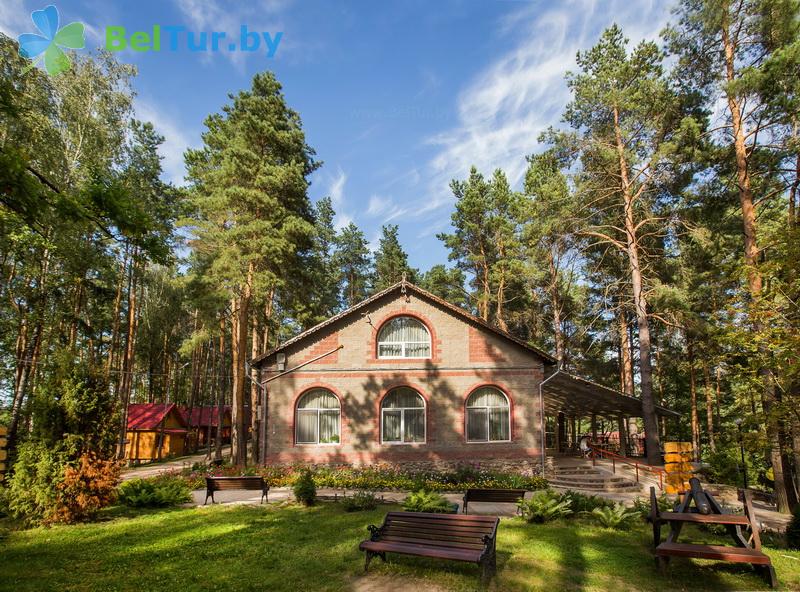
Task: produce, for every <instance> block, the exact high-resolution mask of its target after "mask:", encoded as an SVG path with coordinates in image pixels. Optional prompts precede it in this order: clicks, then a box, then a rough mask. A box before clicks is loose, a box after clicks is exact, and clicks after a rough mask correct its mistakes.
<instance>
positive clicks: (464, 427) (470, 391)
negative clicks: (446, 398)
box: [461, 381, 516, 444]
mask: <svg viewBox="0 0 800 592" xmlns="http://www.w3.org/2000/svg"><path fill="white" fill-rule="evenodd" d="M484 387H491V388H495V389H497V390H498V391H500V392H501V393H503V394H504V395H505V396H506V399H508V406H509V409H508V422H509V424H510V425H509V426H508V428H509V429H508V435H509V438H510V441H511V442H514V436H515V434H514V427H515V425H516V421H514V410H515V405H514V397H512V396H511V389H509V388H508V387H507V386H504V385H501V384H499V383H497V382H485V381H484V382H479V383H476V384H474V385H472V386H471V387H470V388H469V389H468V390H467V392H466V394H465V395H464V400H463V402H462V403H461V429H462V430H463V432H462V434H461V435H462V437H463V438H464V442H467V401H469V398H470V397H471V396H472V394H473V393H474V392H475V391H477V390H478V389H479V388H484ZM477 443H478V442H476V444H477ZM508 443H509V442H507V441H505V440H501V441H497V442H491V441H489V442H480V444H508ZM470 444H472V442H470Z"/></svg>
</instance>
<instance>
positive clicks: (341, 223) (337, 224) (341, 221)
mask: <svg viewBox="0 0 800 592" xmlns="http://www.w3.org/2000/svg"><path fill="white" fill-rule="evenodd" d="M352 221H353V218H352V216H348V215H347V214H338V213H337V214H336V218H335V219H334V221H333V228H334V230H336V232H339V231H340V230H342V228H344V227H345V226H348V225H349V224H350V222H352Z"/></svg>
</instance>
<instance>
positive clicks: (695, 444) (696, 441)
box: [686, 337, 700, 462]
mask: <svg viewBox="0 0 800 592" xmlns="http://www.w3.org/2000/svg"><path fill="white" fill-rule="evenodd" d="M686 350H687V354H688V358H689V400H690V406H691V407H690V416H691V422H692V459H693V460H694V462H700V420H699V418H698V416H697V386H696V383H695V379H694V346H693V344H692V341H691V340H690V339H689V338H688V337H687V339H686Z"/></svg>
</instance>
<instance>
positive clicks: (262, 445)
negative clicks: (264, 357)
mask: <svg viewBox="0 0 800 592" xmlns="http://www.w3.org/2000/svg"><path fill="white" fill-rule="evenodd" d="M340 349H344V346H343V345H340V346H339V347H337V348H335V349H332V350H331V351H329V352H325V353H324V354H320V355H318V356H317V357H315V358H311V359H310V360H306V361H305V362H303V363H302V364H298V365H297V366H294V367H293V368H289V369H288V370H285V371H284V372H281V373H279V374H276V375H275V376H270V377H269V378H267V379H266V380H265V381H263V382H260V381H256V380H253V377H252V376H251V374H250V368H251V366H250V363H249V362H245V370H246V372H245V376H247V378H248V379H249V380H250V381H251V382H252V383H253V384H254V385H256V386H257V387H258V390H259V391H260V392H261V405H260V407H261V417H259V418H258V420H259V426H258V435H259V452H258V456H259V458H258V460H259V463H260V464H262V465H263V464H266V460H267V383H268V382H272V381H273V380H276V379H278V378H281V377H282V376H286V375H287V374H291V373H292V372H295V371H297V370H299V369H300V368H302V367H304V366H308V365H309V364H311V363H313V362H316V361H317V360H321V359H322V358H324V357H327V356H329V355H331V354H334V353H336V352H337V351H339V350H340ZM251 413H252V411H251Z"/></svg>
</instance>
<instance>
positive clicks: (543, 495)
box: [517, 489, 573, 524]
mask: <svg viewBox="0 0 800 592" xmlns="http://www.w3.org/2000/svg"><path fill="white" fill-rule="evenodd" d="M517 506H518V507H519V509H520V513H521V514H522V517H523V518H525V520H527V521H528V522H536V523H539V524H541V523H544V522H550V521H551V520H557V519H559V518H566V517H567V516H571V515H572V513H573V512H572V509H570V500H569V499H562V498H561V496H560V495H558V494H557V493H555V492H554V491H552V490H549V489H546V490H544V491H537V492H535V493H534V494H533V495H532V496H531V497H530V499H524V500H520V501H519V502H517Z"/></svg>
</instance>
